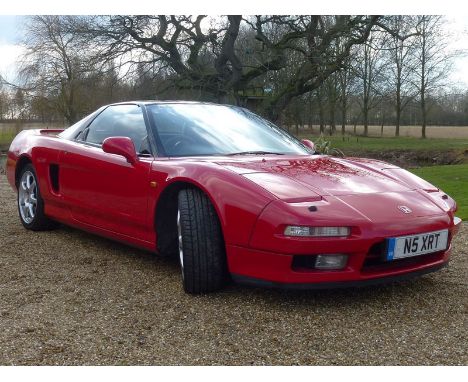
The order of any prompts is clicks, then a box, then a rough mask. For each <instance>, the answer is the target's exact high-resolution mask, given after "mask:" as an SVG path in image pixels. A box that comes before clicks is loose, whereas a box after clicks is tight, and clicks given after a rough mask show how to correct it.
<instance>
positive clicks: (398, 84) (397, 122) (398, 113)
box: [395, 79, 401, 137]
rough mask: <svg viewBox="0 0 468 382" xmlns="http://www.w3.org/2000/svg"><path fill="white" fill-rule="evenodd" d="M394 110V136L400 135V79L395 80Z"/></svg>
mask: <svg viewBox="0 0 468 382" xmlns="http://www.w3.org/2000/svg"><path fill="white" fill-rule="evenodd" d="M395 111H396V123H395V125H396V126H395V137H399V136H400V123H401V84H400V79H398V80H397V89H396V107H395Z"/></svg>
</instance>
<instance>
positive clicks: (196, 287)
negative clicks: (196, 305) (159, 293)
mask: <svg viewBox="0 0 468 382" xmlns="http://www.w3.org/2000/svg"><path fill="white" fill-rule="evenodd" d="M178 202H179V210H180V220H181V223H180V224H181V229H182V240H183V249H184V269H183V272H184V289H185V291H186V292H188V293H192V294H200V293H207V292H213V291H216V290H219V289H220V288H221V287H222V286H223V284H224V282H225V279H226V273H227V272H226V255H225V248H224V240H223V235H222V231H221V225H220V223H219V219H218V215H217V213H216V211H215V209H214V207H213V205H212V204H211V202H210V200H209V199H208V197H207V196H206V195H205V194H204V193H203V192H202V191H200V190H198V189H195V188H193V189H192V188H189V189H184V190H181V191H180V192H179V200H178Z"/></svg>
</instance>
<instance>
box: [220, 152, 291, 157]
mask: <svg viewBox="0 0 468 382" xmlns="http://www.w3.org/2000/svg"><path fill="white" fill-rule="evenodd" d="M267 154H273V155H284V154H283V153H275V152H272V151H239V152H238V153H230V154H226V155H228V156H233V155H267Z"/></svg>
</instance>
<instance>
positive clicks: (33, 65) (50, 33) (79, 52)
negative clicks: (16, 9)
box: [21, 16, 95, 124]
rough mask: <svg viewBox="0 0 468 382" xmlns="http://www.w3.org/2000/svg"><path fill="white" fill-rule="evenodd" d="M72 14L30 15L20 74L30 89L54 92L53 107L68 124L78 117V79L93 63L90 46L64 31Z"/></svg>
mask: <svg viewBox="0 0 468 382" xmlns="http://www.w3.org/2000/svg"><path fill="white" fill-rule="evenodd" d="M71 20H72V16H31V17H29V19H28V21H27V23H26V25H25V28H26V31H25V36H26V38H25V41H24V44H25V46H26V53H25V55H24V57H23V59H22V68H21V76H22V79H23V81H24V82H25V88H26V89H27V90H28V91H29V92H30V93H34V92H37V93H40V94H43V93H44V92H47V93H48V94H54V102H55V104H56V105H55V106H56V109H57V110H59V111H60V112H61V113H62V115H63V116H64V117H65V118H66V120H67V122H68V123H69V124H72V123H74V122H76V121H77V119H78V118H79V113H78V111H79V109H80V106H79V104H80V102H83V101H84V100H85V97H84V96H81V97H80V81H81V80H82V79H83V78H84V77H85V75H86V73H88V72H89V71H90V70H91V68H92V69H95V67H93V65H92V63H93V60H92V58H91V56H90V54H89V53H90V52H91V51H92V49H90V48H89V46H85V45H83V42H82V41H81V40H80V39H79V36H78V35H76V34H73V33H69V32H68V31H67V25H68V23H69V22H71Z"/></svg>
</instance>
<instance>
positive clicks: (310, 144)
mask: <svg viewBox="0 0 468 382" xmlns="http://www.w3.org/2000/svg"><path fill="white" fill-rule="evenodd" d="M301 142H302V144H303V145H304V146H307V147H308V148H309V149H311V150H312V151H314V152H315V144H314V142H312V141H311V140H309V139H303V140H301Z"/></svg>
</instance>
